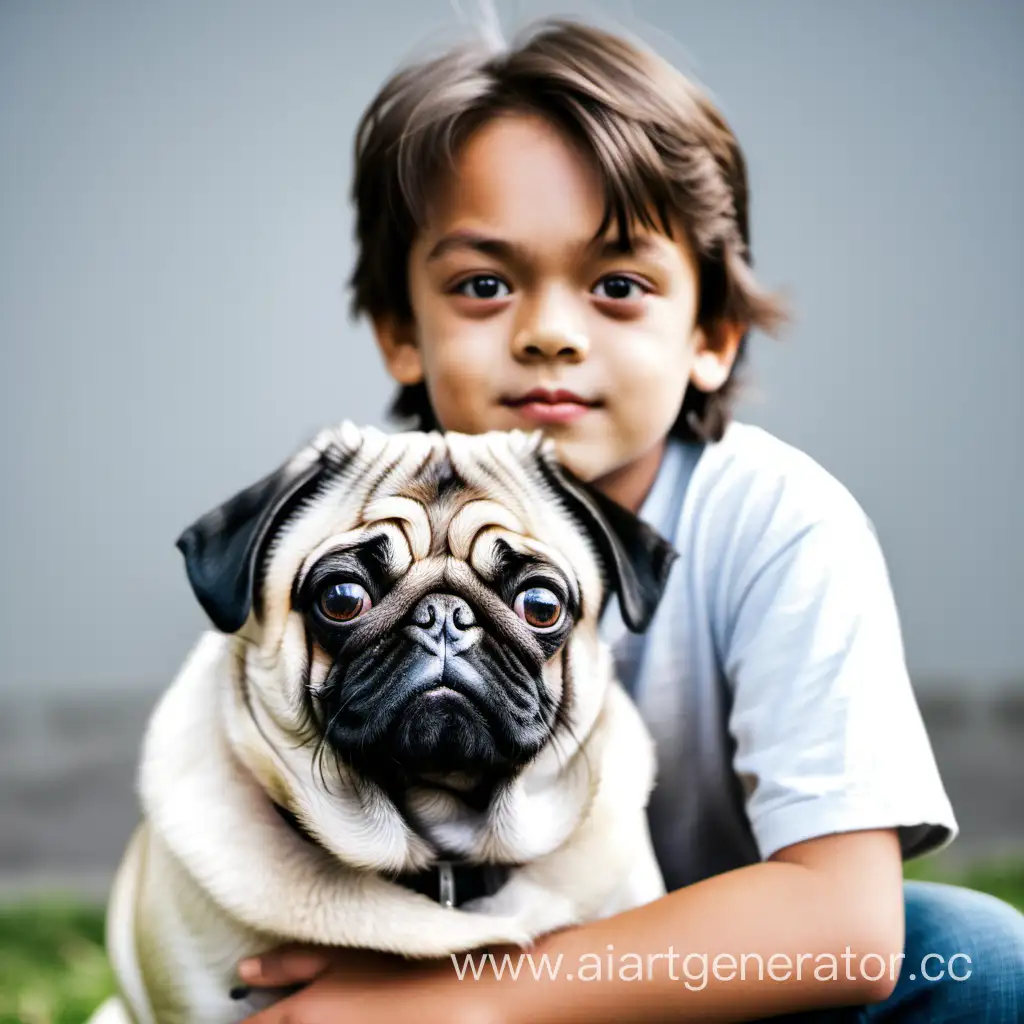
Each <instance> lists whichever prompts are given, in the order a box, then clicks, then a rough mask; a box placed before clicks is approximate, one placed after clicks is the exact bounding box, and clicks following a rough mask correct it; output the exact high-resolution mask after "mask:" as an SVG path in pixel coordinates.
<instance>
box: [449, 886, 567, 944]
mask: <svg viewBox="0 0 1024 1024" xmlns="http://www.w3.org/2000/svg"><path fill="white" fill-rule="evenodd" d="M462 909H463V910H464V911H466V912H467V913H470V914H476V915H480V916H481V917H485V918H506V919H511V920H513V921H515V922H517V923H518V924H519V926H520V927H521V928H522V929H523V930H524V931H526V932H529V933H530V934H531V936H532V937H533V938H536V936H538V935H543V934H544V933H545V932H550V931H554V930H555V929H557V928H566V927H568V926H569V925H572V924H578V923H579V921H580V919H581V916H582V915H581V914H580V909H579V907H578V906H577V905H576V903H575V902H574V901H573V900H571V899H569V898H568V897H567V896H565V895H563V894H560V893H556V892H552V891H551V890H550V889H545V888H543V887H542V886H539V885H537V884H536V883H535V882H532V881H530V880H529V879H527V878H525V877H523V876H521V875H520V876H518V877H516V878H514V879H512V881H510V882H509V883H508V884H507V885H505V886H504V887H503V888H502V889H500V890H499V891H498V892H496V893H495V894H494V895H493V896H481V897H480V898H479V899H475V900H470V901H469V902H467V903H465V904H464V905H463V907H462Z"/></svg>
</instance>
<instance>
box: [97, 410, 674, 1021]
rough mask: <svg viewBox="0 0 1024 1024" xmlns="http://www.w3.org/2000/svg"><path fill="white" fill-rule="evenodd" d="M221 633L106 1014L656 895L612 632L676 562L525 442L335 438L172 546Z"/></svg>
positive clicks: (153, 843) (194, 1009)
mask: <svg viewBox="0 0 1024 1024" xmlns="http://www.w3.org/2000/svg"><path fill="white" fill-rule="evenodd" d="M178 547H179V548H180V550H181V551H182V552H183V554H184V559H185V565H186V569H187V573H188V578H189V581H190V582H191V585H192V588H193V589H194V591H195V595H196V597H197V598H198V600H199V602H200V604H201V605H202V607H203V608H204V610H205V611H206V613H207V614H208V616H209V618H210V620H211V622H212V624H213V626H214V627H216V628H215V629H214V630H211V631H209V632H208V633H206V634H205V635H204V636H203V637H202V638H201V639H200V640H199V642H198V644H197V646H196V647H195V648H194V650H193V651H192V653H191V654H190V655H189V657H188V659H187V661H186V663H185V665H184V667H183V668H182V669H181V671H180V674H179V675H178V676H177V677H176V678H175V680H174V681H173V683H172V684H171V686H170V687H169V689H168V690H167V691H166V693H165V694H164V695H163V696H162V698H161V700H160V701H159V703H158V704H157V706H156V708H155V711H154V713H153V715H152V717H151V720H150V722H149V725H148V728H147V731H146V735H145V738H144V741H143V748H142V757H141V767H140V771H139V781H138V791H139V795H140V802H141V810H142V821H141V824H140V826H139V827H138V829H137V831H136V832H135V834H134V836H133V837H132V839H131V841H130V843H129V846H128V849H127V852H126V854H125V856H124V859H123V861H122V864H121V866H120V868H119V870H118V873H117V876H116V879H115V882H114V886H113V889H112V892H111V898H110V903H109V908H108V918H107V942H108V949H109V954H110V959H111V962H112V965H113V968H114V971H115V974H116V978H117V983H118V988H119V995H118V996H117V997H115V998H114V999H112V1000H110V1001H108V1002H107V1003H106V1004H104V1005H103V1006H102V1007H101V1008H100V1010H98V1011H97V1013H96V1014H95V1015H94V1017H93V1021H94V1022H97V1024H98V1022H100V1021H103V1022H114V1021H133V1022H136V1024H143V1022H146V1024H149V1022H158V1024H171V1022H179V1021H180V1022H189V1024H227V1022H233V1021H240V1020H242V1019H244V1018H245V1017H247V1016H249V1015H250V1014H252V1013H254V1012H256V1011H257V1010H258V1009H260V1008H261V1007H263V1006H265V1005H266V1004H267V1002H268V1001H272V1000H273V999H275V998H279V997H280V993H263V992H254V993H251V994H250V995H248V996H247V997H245V998H237V997H238V995H239V993H238V992H237V991H236V992H232V989H233V987H234V986H235V985H236V984H237V979H236V975H235V965H236V964H237V962H238V961H239V960H240V959H242V958H243V957H247V956H252V955H256V954H259V953H261V952H263V951H265V950H267V949H268V948H271V947H274V946H277V945H280V944H282V943H284V942H300V943H312V944H323V945H330V946H355V947H362V948H366V949H374V950H382V951H388V952H392V953H397V954H403V955H405V956H407V957H444V956H447V955H449V954H454V953H458V952H464V951H469V950H474V949H479V948H482V947H486V946H487V945H489V944H495V943H501V944H514V945H518V946H520V947H522V946H527V945H529V943H530V942H531V941H532V940H534V939H535V938H537V937H538V936H540V935H542V934H544V933H546V932H550V931H552V930H555V929H558V928H562V927H565V926H569V925H572V924H576V923H579V922H583V921H587V920H591V919H595V918H598V917H601V916H604V915H610V914H613V913H616V912H619V911H622V910H625V909H628V908H631V907H635V906H637V905H639V904H642V903H645V902H647V901H650V900H653V899H655V898H657V897H658V896H660V895H661V894H662V893H663V892H664V886H663V882H662V879H661V874H660V871H659V869H658V866H657V863H656V861H655V858H654V853H653V850H652V846H651V841H650V837H649V834H648V829H647V821H646V805H647V801H648V797H649V795H650V792H651V789H652V787H653V783H654V764H655V762H654V753H653V748H652V742H651V739H650V736H649V734H648V732H647V731H646V729H645V727H644V725H643V723H642V721H641V719H640V716H639V714H638V712H637V710H636V708H635V706H634V705H633V703H632V701H631V700H630V699H629V697H628V696H627V695H626V693H625V691H624V690H623V689H622V688H621V687H620V685H619V684H618V683H617V681H616V679H615V672H614V665H613V661H612V657H611V653H610V651H609V650H608V649H607V647H606V646H605V645H604V644H603V643H602V641H601V640H600V639H599V635H598V622H599V619H600V617H601V615H602V612H603V611H604V609H605V607H606V605H607V604H608V602H609V601H610V600H611V599H612V597H613V596H614V597H615V598H616V599H617V601H618V604H619V610H620V613H621V615H622V618H623V621H624V622H625V624H626V625H627V627H628V628H629V629H631V630H633V631H635V632H638V631H642V630H644V629H645V628H646V627H647V624H648V623H649V621H650V619H651V617H652V615H653V614H654V612H655V610H656V607H657V604H658V601H659V598H660V596H661V593H662V590H663V587H664V584H665V580H666V577H667V575H668V571H669V568H670V565H671V563H672V561H673V558H674V557H675V552H674V551H673V550H672V548H671V547H670V546H669V545H668V543H667V542H666V541H665V540H664V539H662V538H661V537H660V536H659V535H658V534H657V533H655V532H654V531H653V530H651V529H650V528H649V527H648V526H646V525H645V524H644V523H642V522H641V521H640V520H639V519H638V518H637V517H636V516H634V515H633V514H632V513H631V512H628V511H627V510H625V509H624V508H622V507H621V506H619V505H617V504H616V503H614V502H612V501H611V500H609V499H608V498H606V497H604V496H602V495H601V494H600V493H599V492H598V491H596V490H595V489H594V488H592V487H591V486H590V485H588V484H586V483H583V482H582V481H580V480H579V479H578V478H576V477H575V476H574V475H573V474H572V473H571V472H569V471H568V470H567V469H565V468H564V467H563V466H562V465H561V464H560V463H559V461H558V459H557V458H556V456H555V451H554V448H553V446H552V443H551V442H550V441H549V440H548V441H546V440H544V439H543V437H542V435H541V434H540V433H539V432H536V433H534V434H527V433H523V432H520V431H513V432H510V433H498V432H495V433H489V434H481V435H473V436H470V435H463V434H455V433H446V434H441V433H420V432H408V433H396V434H387V433H384V432H382V431H380V430H377V429H375V428H365V429H360V428H358V427H356V426H355V425H354V424H353V423H351V422H348V421H346V422H345V423H343V424H342V425H341V426H340V427H338V428H334V429H329V430H326V431H324V432H322V433H321V434H320V435H319V436H318V437H317V438H316V439H315V440H314V441H313V442H312V444H310V445H308V446H307V447H305V448H304V449H302V450H301V451H300V452H298V453H297V454H296V455H295V456H294V457H293V458H291V459H290V460H289V461H287V462H286V463H285V464H284V465H283V466H281V467H280V468H279V469H278V470H277V471H276V472H274V473H272V474H270V475H269V476H267V477H266V478H264V479H263V480H261V481H259V482H258V483H256V484H254V485H253V486H251V487H249V488H248V489H246V490H244V491H242V492H241V493H239V494H237V495H236V496H235V497H233V498H231V499H230V500H229V501H227V502H226V503H225V504H223V505H221V506H220V507H219V508H217V509H215V510H213V511H211V512H209V513H208V514H206V515H204V516H203V517H202V518H200V519H199V520H198V521H197V522H195V523H194V524H193V525H192V526H190V527H189V528H188V529H187V530H186V531H185V532H184V533H183V534H182V536H181V538H180V539H179V541H178Z"/></svg>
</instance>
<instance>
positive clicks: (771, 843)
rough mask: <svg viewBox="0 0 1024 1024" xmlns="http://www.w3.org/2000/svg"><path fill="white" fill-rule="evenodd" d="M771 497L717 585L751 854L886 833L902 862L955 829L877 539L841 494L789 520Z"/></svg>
mask: <svg viewBox="0 0 1024 1024" xmlns="http://www.w3.org/2000/svg"><path fill="white" fill-rule="evenodd" d="M791 507H792V503H791V502H788V501H786V500H782V501H779V502H777V503H776V509H775V512H774V513H773V515H771V516H770V517H769V519H768V521H767V522H764V523H760V524H758V526H757V531H756V532H757V537H756V540H755V542H754V543H752V544H751V545H749V547H748V550H749V557H746V558H742V559H737V560H736V561H735V562H734V564H733V571H732V572H730V573H728V574H727V575H726V578H725V579H724V580H723V592H722V593H721V594H720V597H721V601H720V603H719V607H720V608H721V609H722V614H723V622H724V629H723V632H722V636H721V644H722V650H721V660H722V668H723V671H724V673H725V676H726V678H727V680H728V685H729V686H730V688H731V691H732V707H731V711H730V714H729V728H730V732H731V734H732V737H733V740H734V742H735V753H734V769H735V771H736V773H737V775H738V777H739V779H740V781H741V784H742V786H743V791H744V794H745V799H746V811H747V816H748V818H749V821H750V825H751V829H752V832H753V835H754V838H755V841H756V842H757V845H758V850H759V853H760V855H761V857H762V858H768V857H770V856H771V855H772V854H773V853H775V852H776V851H777V850H779V849H781V848H783V847H785V846H789V845H791V844H793V843H798V842H801V841H803V840H807V839H811V838H814V837H817V836H821V835H826V834H831V833H837V832H849V831H856V830H861V829H876V828H890V827H895V828H897V829H898V830H899V836H900V840H901V845H902V850H903V855H904V857H912V856H918V855H920V854H922V853H926V852H930V851H932V850H935V849H938V848H940V847H942V846H944V845H946V844H947V843H949V842H950V841H952V839H953V838H954V836H955V835H956V832H957V824H956V820H955V818H954V815H953V810H952V808H951V806H950V803H949V799H948V797H947V795H946V792H945V789H944V787H943V785H942V781H941V779H940V776H939V772H938V768H937V766H936V763H935V758H934V755H933V752H932V749H931V744H930V742H929V740H928V736H927V733H926V731H925V727H924V723H923V721H922V718H921V714H920V710H919V708H918V706H917V702H916V700H915V698H914V694H913V692H912V689H911V683H910V679H909V677H908V671H907V668H906V663H905V658H904V649H903V642H902V638H901V633H900V626H899V621H898V615H897V610H896V605H895V600H894V597H893V590H892V587H891V584H890V579H889V574H888V571H887V567H886V564H885V560H884V557H883V554H882V550H881V547H880V544H879V541H878V538H877V536H876V534H875V532H874V530H873V528H872V526H871V523H870V521H869V520H868V518H867V516H866V515H864V513H863V512H862V511H861V510H860V508H859V506H857V505H856V503H855V502H854V501H853V499H852V498H850V499H849V501H848V502H838V503H836V502H831V503H828V507H827V508H826V509H825V510H824V512H823V513H822V514H821V515H818V516H815V517H811V518H807V519H806V520H804V521H801V517H799V516H793V515H791V514H790V513H789V512H787V508H791Z"/></svg>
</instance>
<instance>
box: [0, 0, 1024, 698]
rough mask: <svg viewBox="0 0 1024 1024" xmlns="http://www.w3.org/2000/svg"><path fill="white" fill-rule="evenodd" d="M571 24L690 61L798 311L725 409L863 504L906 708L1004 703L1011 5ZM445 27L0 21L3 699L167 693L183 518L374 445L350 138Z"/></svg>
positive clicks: (1023, 350)
mask: <svg viewBox="0 0 1024 1024" xmlns="http://www.w3.org/2000/svg"><path fill="white" fill-rule="evenodd" d="M470 6H471V3H470V0H463V7H466V8H468V7H470ZM499 9H500V10H501V11H502V12H503V15H504V16H505V17H506V21H507V22H514V20H515V18H517V17H519V18H521V17H525V16H530V15H532V14H534V13H538V12H540V13H546V12H551V11H552V9H553V8H552V7H551V5H544V6H542V5H539V4H536V3H519V4H503V5H499ZM570 9H573V10H581V9H582V10H589V11H590V12H591V13H592V14H594V15H596V16H598V17H603V18H604V20H606V21H607V20H608V19H609V18H610V19H612V20H613V21H615V22H617V23H619V24H620V25H623V26H625V27H627V28H629V29H630V30H632V31H634V32H635V33H636V34H638V35H640V36H641V37H642V38H644V39H646V40H648V41H649V42H652V43H654V44H655V45H656V46H659V47H660V48H662V49H663V51H664V52H665V53H666V55H667V56H669V57H670V58H672V59H674V60H676V61H678V62H680V63H685V64H686V65H687V66H688V68H689V69H690V70H691V71H693V72H695V73H696V74H697V75H698V77H700V78H701V79H702V80H703V81H704V82H705V83H706V84H707V85H708V86H709V87H710V88H711V89H712V90H713V92H714V93H715V94H716V95H717V96H718V97H719V99H720V102H721V103H722V105H723V106H724V108H725V110H726V112H727V115H728V116H729V118H730V119H731V120H732V122H733V124H734V127H735V128H736V130H737V131H738V133H739V135H740V138H741V139H742V140H743V142H744V145H745V147H746V150H747V154H748V157H749V162H750V165H751V171H752V175H753V183H754V192H753V197H754V209H753V228H754V237H755V252H756V255H757V259H758V265H759V268H760V270H761V272H762V274H763V276H764V277H765V278H766V279H767V281H768V282H770V283H771V284H773V285H777V286H783V287H785V288H787V289H788V290H789V291H790V293H791V295H792V297H793V300H794V303H795V305H796V307H797V309H798V312H799V318H798V320H797V322H796V324H795V326H794V328H793V330H792V331H791V332H790V334H789V335H788V337H787V338H786V340H785V341H783V342H772V341H769V340H767V339H761V338H758V339H757V344H756V346H755V358H754V360H753V364H752V370H753V376H754V383H755V384H756V393H754V394H752V395H751V396H750V398H749V399H748V400H747V402H746V404H745V406H744V409H743V412H744V415H745V418H747V419H749V420H752V421H754V422H757V423H760V424H762V425H764V426H766V427H767V428H768V429H771V430H773V431H775V432H777V433H778V434H779V435H781V436H782V437H783V438H785V439H787V440H789V441H791V442H793V443H795V444H797V445H799V446H801V447H803V448H805V449H806V450H807V451H809V452H810V453H811V454H812V455H813V456H815V457H816V458H818V459H819V460H820V461H821V462H822V463H823V464H824V465H825V466H826V467H828V468H829V469H830V470H831V471H833V472H834V473H836V474H837V475H838V476H839V477H840V478H841V479H842V480H844V482H846V483H847V485H848V486H849V487H850V488H851V490H852V491H853V492H854V493H855V494H856V495H857V497H858V498H859V499H860V500H861V501H862V503H863V504H864V505H865V506H866V508H867V509H868V511H869V512H870V513H871V515H872V517H873V518H874V520H875V522H876V524H877V526H878V529H879V532H880V534H881V537H882V540H883V543H884V545H885V548H886V551H887V553H888V556H889V560H890V564H891V568H892V575H893V579H894V584H895V586H896V590H897V595H898V598H899V601H900V606H901V609H902V616H903V621H904V626H905V634H906V640H907V648H908V657H909V660H910V664H911V667H912V670H913V671H914V673H915V676H916V677H917V678H918V680H919V682H920V685H921V686H922V687H924V686H927V685H932V686H941V685H943V684H945V683H948V682H954V683H955V682H956V681H958V680H964V681H966V682H967V683H969V684H970V685H972V686H976V687H979V688H981V687H1000V686H1002V685H1005V684H1008V683H1013V682H1014V681H1016V682H1017V683H1018V684H1024V541H1022V535H1021V527H1022V525H1024V515H1022V514H1021V507H1022V505H1024V482H1022V477H1021V473H1022V470H1024V456H1022V454H1021V446H1022V442H1024V415H1022V412H1021V400H1020V396H1019V388H1020V387H1021V382H1022V380H1024V346H1022V344H1021V341H1020V339H1019V331H1020V328H1019V322H1018V314H1019V296H1020V294H1021V290H1020V280H1021V277H1022V271H1024V260H1022V257H1021V241H1020V236H1021V229H1022V226H1024V225H1022V210H1024V205H1022V199H1021V190H1020V182H1021V180H1022V178H1024V166H1022V164H1024V159H1022V158H1024V116H1022V109H1024V108H1022V100H1024V62H1022V60H1021V54H1022V52H1024V46H1022V44H1024V5H1021V4H1020V3H1018V2H1014V0H1007V2H1004V3H996V2H970V3H968V2H967V0H962V2H958V3H951V2H940V0H918V2H912V0H901V2H893V0H872V2H864V0H860V2H857V3H839V2H833V0H829V2H821V0H805V2H795V0H771V2H762V3H752V2H740V0H733V2H723V0H704V2H696V0H671V2H669V0H665V2H661V3H656V2H649V3H642V2H637V3H633V4H626V3H619V4H616V3H610V2H609V3H604V4H601V5H589V7H584V8H581V7H580V5H575V6H574V7H571V8H570ZM455 24H456V19H455V15H454V14H453V13H452V7H451V6H450V5H449V4H448V3H444V2H442V0H432V2H426V0H380V2H378V3H375V4H372V5H363V4H358V5H357V4H355V3H351V4H350V3H347V2H345V0H324V2H320V0H317V2H311V0H304V2H299V3H285V2H283V0H280V2H269V0H245V2H243V0H231V2H227V0H201V2H200V0H191V2H183V0H176V2H175V3H172V4H159V3H139V2H137V0H90V2H88V3H71V2H67V3H54V2H43V0H33V2H31V3H20V2H16V0H0V342H2V355H0V387H2V389H3V390H2V395H0V398H2V402H0V416H2V424H0V426H2V434H3V438H2V448H0V451H2V454H0V459H2V463H0V481H2V484H0V486H2V488H3V501H2V502H0V588H2V590H0V695H3V694H4V693H5V692H6V693H7V694H8V695H13V694H14V693H15V692H19V693H23V692H29V693H55V692H61V693H64V692H88V691H90V690H94V689H99V688H115V687H136V688H150V689H153V688H156V687H160V686H162V685H164V684H165V683H166V682H167V679H168V677H169V674H170V673H171V672H173V671H174V669H175V668H176V666H177V665H178V663H179V662H180V660H181V658H182V656H183V654H184V652H185V650H186V648H187V647H188V645H189V644H190V643H191V642H192V640H193V638H194V636H195V633H196V631H197V629H198V628H199V627H200V626H201V625H202V621H203V620H202V618H201V616H200V614H199V612H198V611H197V609H196V608H195V607H194V604H193V601H192V600H191V596H190V593H189V591H188V589H187V587H186V585H185V582H184V576H183V573H182V570H181V566H180V561H179V557H178V555H177V553H176V552H175V551H174V550H173V540H174V538H175V536H176V535H177V533H178V532H179V530H180V529H181V527H182V526H183V525H184V524H185V523H187V522H188V521H190V520H191V518H193V517H194V516H195V515H196V514H198V513H199V512H201V511H204V510H205V509H206V508H207V507H209V506H211V505H212V504H214V503H215V502H217V501H219V500H220V499H222V498H223V497H225V496H227V494H229V493H230V492H232V491H233V490H234V489H236V488H238V487H241V486H243V485H245V484H247V483H249V482H250V481H251V480H253V479H255V478H256V477H257V476H259V475H262V473H264V472H265V471H266V470H268V469H269V468H271V467H272V466H273V465H275V464H276V463H277V462H278V461H279V460H280V459H281V458H283V457H284V456H285V455H286V454H288V453H289V452H290V451H291V450H292V448H294V447H295V446H296V445H297V444H298V443H300V442H301V441H303V440H305V439H306V437H307V436H308V435H309V434H310V433H312V432H313V431H314V430H315V429H316V428H317V427H318V426H320V425H321V424H323V423H325V422H328V421H331V420H337V419H340V418H342V417H344V416H348V417H350V418H353V419H356V420H360V421H366V422H377V423H382V422H383V418H382V417H383V409H384V405H385V402H386V400H387V397H388V396H389V394H390V388H389V386H388V384H387V382H386V379H385V376H384V374H383V371H382V369H381V366H380V364H379V361H378V358H377V355H376V352H375V350H374V349H373V348H372V345H371V342H370V339H369V335H368V332H367V330H366V328H365V326H363V325H353V324H351V323H350V322H349V321H348V318H347V314H346V297H345V293H344V282H345V278H346V275H347V272H348V269H349V265H350V261H351V256H352V246H351V242H350V235H351V217H350V211H349V208H348V200H347V189H348V180H349V163H348V161H349V152H350V144H351V135H352V131H353V128H354V125H355V121H356V119H357V117H358V114H359V112H360V110H361V109H362V107H363V105H364V104H365V103H366V102H367V100H368V99H369V98H370V96H371V94H372V92H373V91H374V89H375V87H376V86H377V84H378V83H379V82H380V80H381V79H382V78H383V77H384V75H385V74H386V73H387V72H388V71H389V69H390V68H391V67H392V66H393V65H394V63H395V62H396V61H398V60H400V59H402V58H403V57H405V56H407V55H408V54H409V53H411V52H413V50H414V49H415V48H416V47H417V46H418V45H419V44H420V43H422V42H423V40H424V39H428V38H432V39H437V38H439V34H440V37H445V38H447V36H448V35H449V34H451V30H452V29H453V27H454V26H455Z"/></svg>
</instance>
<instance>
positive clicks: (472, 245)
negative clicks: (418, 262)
mask: <svg viewBox="0 0 1024 1024" xmlns="http://www.w3.org/2000/svg"><path fill="white" fill-rule="evenodd" d="M455 249H471V250H472V251H473V252H478V253H482V254H483V255H484V256H493V257H494V258H495V259H499V260H505V261H506V262H520V263H525V262H526V251H525V250H524V249H523V248H522V247H521V246H518V245H516V244H515V242H509V241H506V240H505V239H503V238H492V237H490V236H488V235H481V234H478V233H477V232H476V231H466V230H463V231H453V232H452V233H451V234H449V235H445V236H444V237H443V238H440V239H438V241H437V242H436V243H435V244H434V246H433V248H432V249H431V250H430V252H429V253H427V262H428V263H431V262H433V261H434V260H439V259H441V257H442V256H447V255H448V253H450V252H452V251H453V250H455Z"/></svg>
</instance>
